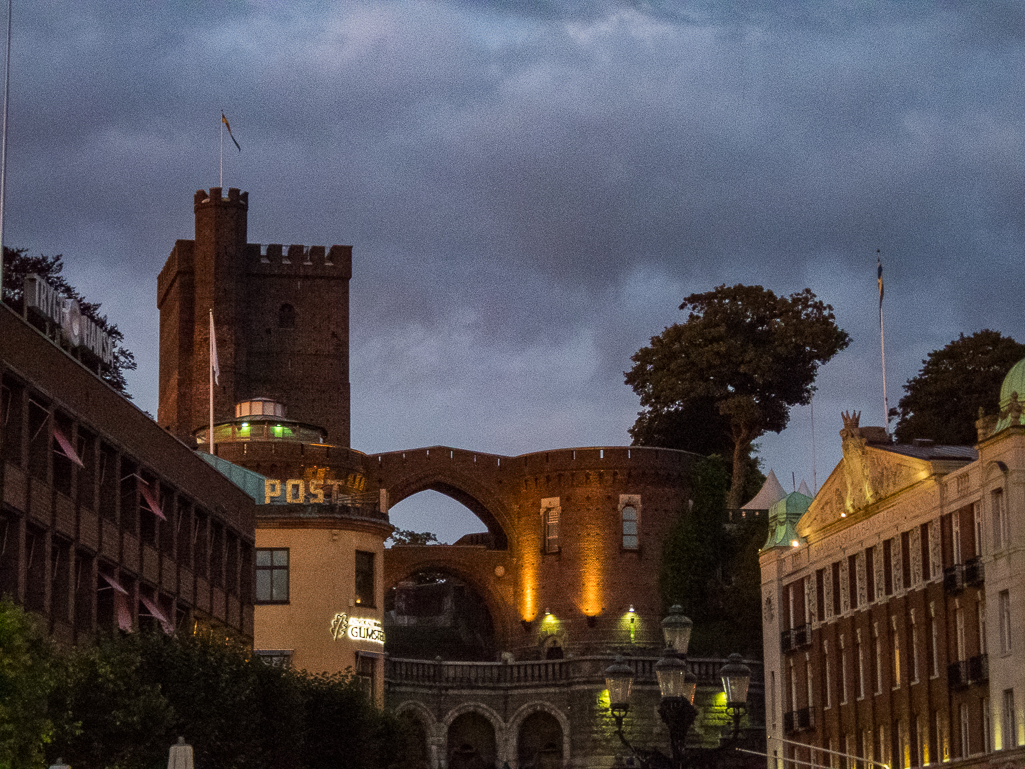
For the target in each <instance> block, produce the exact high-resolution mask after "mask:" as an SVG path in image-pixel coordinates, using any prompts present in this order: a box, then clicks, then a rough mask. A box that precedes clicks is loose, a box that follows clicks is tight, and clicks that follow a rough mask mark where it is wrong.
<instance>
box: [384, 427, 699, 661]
mask: <svg viewBox="0 0 1025 769" xmlns="http://www.w3.org/2000/svg"><path fill="white" fill-rule="evenodd" d="M696 458H697V457H696V455H694V454H690V453H687V452H682V451H672V450H668V449H644V448H625V447H610V448H584V449H559V450H556V451H544V452H537V453H533V454H524V455H521V456H516V457H508V456H499V455H495V454H481V453H476V452H471V451H465V450H461V449H453V448H450V447H445V446H433V447H430V448H423V449H415V450H410V451H396V452H388V453H385V454H376V455H370V456H368V457H367V458H366V464H365V468H366V472H367V487H368V491H370V490H371V489H374V490H380V489H384V490H386V492H387V499H388V502H389V504H395V503H397V502H399V501H401V500H402V499H405V498H406V497H409V496H411V495H413V494H416V493H419V492H421V491H424V490H427V489H434V490H437V491H440V492H442V493H447V494H449V495H450V496H452V497H454V498H456V499H458V500H459V501H461V502H463V503H464V504H467V506H468V507H469V508H470V509H471V510H473V511H474V512H475V513H476V514H477V515H478V516H479V517H480V518H481V520H482V521H483V522H484V524H485V525H486V526H487V527H488V530H489V531H490V532H491V534H492V535H493V539H494V547H493V548H491V549H489V548H487V547H484V546H477V547H473V546H457V545H452V546H445V545H436V546H431V547H425V548H393V549H391V550H388V551H386V552H385V583H386V586H389V587H390V586H392V585H395V584H397V583H398V582H399V581H401V580H402V579H404V578H405V577H407V576H409V575H410V574H412V573H414V572H416V571H418V570H419V569H421V568H423V569H426V568H429V567H435V568H438V567H440V568H446V567H448V570H449V571H451V572H452V573H453V574H457V575H459V576H461V577H462V578H464V579H465V580H466V581H467V582H468V583H469V584H471V585H472V586H474V587H475V589H477V591H478V592H479V593H480V594H481V596H482V597H483V598H484V600H485V602H486V603H487V604H488V606H489V608H490V609H491V610H492V616H493V618H494V621H495V629H496V634H498V635H499V637H498V638H497V641H498V645H499V648H501V649H506V650H510V651H514V652H515V653H516V654H517V656H519V657H529V656H535V655H540V654H542V653H543V650H544V647H545V646H546V645H547V644H550V643H552V642H553V640H552V638H553V637H554V639H557V641H558V643H559V644H560V645H561V646H562V647H563V648H564V650H565V651H566V652H573V653H576V654H584V653H590V652H599V651H612V650H615V649H622V650H636V651H640V650H642V649H649V650H650V649H656V650H657V649H659V648H660V646H661V630H660V626H659V622H660V621H661V606H660V603H659V599H658V584H657V581H658V565H659V559H660V556H661V547H662V541H663V539H664V537H665V535H666V533H667V531H668V529H669V526H670V525H671V523H672V520H673V518H674V516H675V515H676V514H677V513H678V512H679V511H680V510H681V509H685V506H686V503H687V499H688V498H689V485H688V474H689V470H690V467H691V465H692V463H693V461H694V460H695V459H696ZM624 496H628V497H630V498H631V499H630V501H631V502H633V503H634V504H635V505H636V506H637V507H638V509H639V511H640V516H639V523H638V530H639V547H638V548H637V549H636V550H632V549H625V548H624V547H623V537H622V524H621V519H620V510H621V506H622V504H623V501H624V500H623V497H624ZM554 499H558V504H559V510H560V523H559V528H560V531H559V550H558V552H545V551H544V546H545V542H544V539H543V526H542V516H541V510H542V505H543V502H542V500H554ZM466 500H470V501H469V502H467V501H466ZM638 503H639V504H638ZM503 545H504V547H503ZM499 567H501V568H500V569H499ZM496 570H498V571H496ZM631 606H633V608H634V610H635V611H634V612H633V613H630V611H629V609H630V607H631ZM546 610H547V611H548V612H550V615H546V613H545V612H546Z"/></svg>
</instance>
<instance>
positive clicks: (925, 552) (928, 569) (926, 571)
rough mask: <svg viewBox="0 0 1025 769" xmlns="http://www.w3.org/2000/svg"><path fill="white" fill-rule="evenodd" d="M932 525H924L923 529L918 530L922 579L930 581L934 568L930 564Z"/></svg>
mask: <svg viewBox="0 0 1025 769" xmlns="http://www.w3.org/2000/svg"><path fill="white" fill-rule="evenodd" d="M930 528H931V527H930V525H929V524H928V523H923V524H922V526H921V528H920V529H919V530H918V532H919V533H918V539H919V544H920V545H921V549H922V579H923V580H925V581H928V580H929V578H930V576H931V574H932V566H931V565H930V563H929V536H930V534H929V531H930Z"/></svg>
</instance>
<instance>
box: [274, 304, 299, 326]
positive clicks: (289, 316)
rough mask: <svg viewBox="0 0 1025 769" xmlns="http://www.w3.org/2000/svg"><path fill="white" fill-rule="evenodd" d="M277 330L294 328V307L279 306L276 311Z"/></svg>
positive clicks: (288, 305) (287, 305)
mask: <svg viewBox="0 0 1025 769" xmlns="http://www.w3.org/2000/svg"><path fill="white" fill-rule="evenodd" d="M278 328H295V307H293V306H292V305H290V304H283V305H281V309H279V310H278Z"/></svg>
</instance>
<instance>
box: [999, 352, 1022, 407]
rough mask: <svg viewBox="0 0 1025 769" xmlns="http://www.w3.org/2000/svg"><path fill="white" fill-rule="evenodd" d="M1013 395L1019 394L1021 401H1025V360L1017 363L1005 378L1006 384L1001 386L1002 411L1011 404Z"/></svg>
mask: <svg viewBox="0 0 1025 769" xmlns="http://www.w3.org/2000/svg"><path fill="white" fill-rule="evenodd" d="M1011 393H1018V400H1019V401H1023V400H1025V358H1023V359H1022V360H1020V361H1018V362H1017V363H1015V364H1014V366H1012V367H1011V370H1010V371H1008V372H1007V376H1005V377H1004V383H1003V385H1001V386H1000V410H1001V411H1003V410H1004V409H1006V408H1007V406H1008V404H1010V402H1011Z"/></svg>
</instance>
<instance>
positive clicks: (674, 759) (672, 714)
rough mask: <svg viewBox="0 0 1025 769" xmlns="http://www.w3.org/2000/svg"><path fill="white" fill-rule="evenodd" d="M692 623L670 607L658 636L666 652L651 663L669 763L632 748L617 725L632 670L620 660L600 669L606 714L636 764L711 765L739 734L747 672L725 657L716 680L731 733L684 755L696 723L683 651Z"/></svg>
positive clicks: (736, 659)
mask: <svg viewBox="0 0 1025 769" xmlns="http://www.w3.org/2000/svg"><path fill="white" fill-rule="evenodd" d="M693 625H694V623H693V622H691V620H690V619H688V618H687V617H685V616H684V615H683V609H682V608H680V607H679V606H674V607H672V608H671V609H670V610H669V616H668V617H666V618H665V619H664V620H662V634H663V635H664V636H665V641H666V648H665V651H663V653H662V658H661V659H660V660H659V661H658V662H657V663H656V664H655V675H656V676H657V677H658V688H659V691H660V692H661V694H662V701H661V703H660V704H659V708H658V713H659V715H660V716H661V717H662V721H663V722H664V723H665V725H666V728H667V729H668V730H669V743H670V748H671V750H672V756H671V758H670V757H668V756H666V755H664V754H663V753H661V752H659V751H657V750H641V749H637V748H635V747H634V746H633V745H631V744H630V742H629V741H628V740H627V739H626V735H624V734H623V720H624V718H625V717H626V714H627V713H628V712H629V711H630V690H631V687H632V685H633V679H634V672H633V668H631V667H630V666H629V665H627V664H626V663H625V662H624V661H623V658H622V657H617V658H616V661H615V663H614V664H612V665H610V666H609V667H608V668H607V669H606V670H605V683H606V685H607V686H608V689H609V710H610V711H611V712H612V717H613V718H614V719H615V721H616V734H617V736H618V737H619V739H620V741H621V742H622V743H623V745H625V746H626V747H627V748H629V749H630V751H631V752H632V753H633V754H634V755H635V756H637V758H638V759H640V761H641V763H642V764H643V765H644V766H646V767H664V766H668V767H672V768H673V769H684V768H685V767H695V766H715V765H717V764H718V762H719V759H720V757H721V755H722V754H723V752H724V751H725V750H728V749H731V748H732V747H733V743H734V742H736V740H737V738H738V736H739V735H740V717H741V715H742V714H743V712H744V709H745V706H746V703H747V690H748V684H749V683H750V681H751V670H750V668H748V667H747V666H746V665H744V664H743V662H742V661H741V657H740V655H739V654H731V655H730V657H729V660H728V662H727V663H726V664H725V665H723V667H722V669H721V670H720V671H719V675H720V677H721V678H722V681H723V689H724V690H725V692H726V711H727V712H728V713H729V714H730V715H731V716H732V717H733V733H732V735H731V737H730V739H729V740H728V741H727V742H725V743H724V744H722V745H720V746H719V747H718V748H711V749H709V748H704V749H696V750H690V751H688V750H687V749H686V743H687V732H689V731H690V727H691V725H692V724H693V723H694V720H695V719H696V718H697V715H698V710H697V708H695V707H694V692H695V690H696V689H697V679H696V677H695V676H694V674H693V673H691V672H689V671H688V670H687V662H686V660H687V647H688V646H689V644H690V631H691V628H692V627H693Z"/></svg>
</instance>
